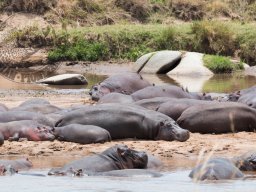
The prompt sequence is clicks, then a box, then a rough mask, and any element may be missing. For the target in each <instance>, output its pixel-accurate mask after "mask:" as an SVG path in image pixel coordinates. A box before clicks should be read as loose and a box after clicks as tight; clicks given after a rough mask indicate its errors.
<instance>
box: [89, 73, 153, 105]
mask: <svg viewBox="0 0 256 192" xmlns="http://www.w3.org/2000/svg"><path fill="white" fill-rule="evenodd" d="M147 86H150V83H149V82H148V81H146V80H144V79H143V78H142V77H141V76H140V75H139V74H137V73H125V74H120V75H113V76H110V77H109V78H107V79H105V80H104V81H103V82H101V83H100V84H98V85H94V86H93V87H92V88H91V90H90V92H89V94H90V95H91V97H92V100H95V101H98V100H99V99H100V98H101V97H103V96H104V95H106V94H108V93H111V92H116V93H123V94H126V95H130V94H132V93H134V92H135V91H138V90H140V89H143V88H145V87H147Z"/></svg>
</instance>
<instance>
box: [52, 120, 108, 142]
mask: <svg viewBox="0 0 256 192" xmlns="http://www.w3.org/2000/svg"><path fill="white" fill-rule="evenodd" d="M54 135H55V137H56V138H57V139H58V140H60V141H69V142H75V143H81V144H89V143H104V142H107V141H111V137H110V134H109V132H108V131H107V130H105V129H102V128H100V127H97V126H94V125H80V124H70V125H66V126H64V127H55V128H54Z"/></svg>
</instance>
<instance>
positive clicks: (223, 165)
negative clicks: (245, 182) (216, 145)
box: [189, 158, 244, 181]
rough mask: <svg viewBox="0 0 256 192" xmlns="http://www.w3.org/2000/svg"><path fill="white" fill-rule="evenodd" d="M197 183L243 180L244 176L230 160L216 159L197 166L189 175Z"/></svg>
mask: <svg viewBox="0 0 256 192" xmlns="http://www.w3.org/2000/svg"><path fill="white" fill-rule="evenodd" d="M189 177H190V178H192V179H193V180H195V181H204V180H224V179H225V180H227V179H238V178H243V177H244V174H243V173H242V172H241V171H240V170H239V169H238V168H237V167H236V166H235V165H234V164H233V163H232V162H231V161H230V160H228V159H225V158H214V159H210V160H208V161H207V162H205V163H202V164H200V165H198V166H196V167H195V168H194V169H193V170H192V171H191V172H190V174H189Z"/></svg>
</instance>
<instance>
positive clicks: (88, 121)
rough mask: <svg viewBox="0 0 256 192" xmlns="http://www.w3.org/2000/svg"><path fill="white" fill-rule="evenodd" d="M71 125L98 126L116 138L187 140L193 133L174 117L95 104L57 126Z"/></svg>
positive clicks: (141, 109)
mask: <svg viewBox="0 0 256 192" xmlns="http://www.w3.org/2000/svg"><path fill="white" fill-rule="evenodd" d="M69 124H82V125H96V126H99V127H101V128H103V129H106V130H107V131H109V133H110V135H111V138H112V139H124V138H138V139H149V140H166V141H172V140H178V141H186V140H187V139H188V138H189V132H188V131H187V130H184V129H182V128H180V127H179V126H178V125H177V124H176V122H175V121H174V120H173V119H171V118H170V117H168V116H166V115H164V114H162V113H159V112H156V111H152V110H147V109H144V108H142V107H139V106H135V105H127V104H126V105H122V104H117V103H111V104H101V105H95V106H91V107H88V108H84V109H79V110H76V111H73V112H70V113H68V114H67V115H64V116H63V118H61V119H60V120H59V121H58V122H57V123H56V127H62V126H65V125H69Z"/></svg>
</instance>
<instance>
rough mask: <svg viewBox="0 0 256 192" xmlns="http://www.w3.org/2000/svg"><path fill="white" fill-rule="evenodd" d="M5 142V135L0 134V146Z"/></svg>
mask: <svg viewBox="0 0 256 192" xmlns="http://www.w3.org/2000/svg"><path fill="white" fill-rule="evenodd" d="M3 144H4V136H3V135H2V134H0V146H1V145H3Z"/></svg>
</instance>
